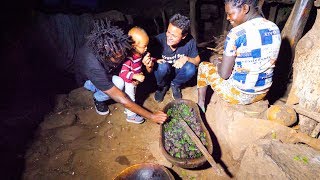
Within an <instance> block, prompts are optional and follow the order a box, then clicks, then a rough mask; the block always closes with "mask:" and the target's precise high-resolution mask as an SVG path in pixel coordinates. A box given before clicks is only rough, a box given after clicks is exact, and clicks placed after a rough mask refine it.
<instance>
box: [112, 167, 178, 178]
mask: <svg viewBox="0 0 320 180" xmlns="http://www.w3.org/2000/svg"><path fill="white" fill-rule="evenodd" d="M122 179H123V180H130V179H131V180H136V179H140V180H149V179H155V180H174V177H173V175H172V174H171V173H170V171H169V170H168V169H167V168H165V167H164V166H161V165H159V164H153V163H142V164H136V165H133V166H130V167H128V168H126V169H125V170H123V171H122V172H121V173H120V174H118V175H117V177H115V178H114V180H122Z"/></svg>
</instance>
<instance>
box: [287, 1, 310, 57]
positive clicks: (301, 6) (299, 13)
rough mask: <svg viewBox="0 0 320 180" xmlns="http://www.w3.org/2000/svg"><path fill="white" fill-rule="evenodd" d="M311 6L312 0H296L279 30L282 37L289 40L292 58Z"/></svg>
mask: <svg viewBox="0 0 320 180" xmlns="http://www.w3.org/2000/svg"><path fill="white" fill-rule="evenodd" d="M312 6H313V0H296V3H295V4H294V6H293V9H292V11H291V14H290V16H289V18H288V20H287V22H286V24H285V26H284V28H283V30H282V32H281V34H282V39H287V40H288V41H289V44H290V46H291V49H292V51H291V52H293V55H292V57H293V58H294V50H295V47H296V45H297V42H298V41H299V40H300V38H301V36H302V33H303V30H304V27H305V25H306V23H307V20H308V18H309V14H310V11H311V8H312ZM293 58H292V59H293Z"/></svg>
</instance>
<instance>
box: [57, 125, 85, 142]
mask: <svg viewBox="0 0 320 180" xmlns="http://www.w3.org/2000/svg"><path fill="white" fill-rule="evenodd" d="M82 132H83V129H81V128H80V127H78V126H71V127H67V128H64V129H59V130H58V131H57V134H56V136H57V137H58V138H59V139H61V140H62V141H65V142H66V141H73V140H75V139H76V138H77V137H79V136H81V133H82Z"/></svg>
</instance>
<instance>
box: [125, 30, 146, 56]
mask: <svg viewBox="0 0 320 180" xmlns="http://www.w3.org/2000/svg"><path fill="white" fill-rule="evenodd" d="M128 35H129V36H130V37H131V38H132V41H133V44H132V50H133V51H134V53H137V54H140V55H142V54H144V53H145V52H146V51H147V48H148V44H149V36H148V34H147V33H146V31H145V30H144V29H142V28H140V27H137V26H136V27H133V28H131V29H130V30H129V32H128Z"/></svg>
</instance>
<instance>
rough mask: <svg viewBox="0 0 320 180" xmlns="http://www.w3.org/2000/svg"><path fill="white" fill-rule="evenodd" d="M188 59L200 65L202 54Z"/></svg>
mask: <svg viewBox="0 0 320 180" xmlns="http://www.w3.org/2000/svg"><path fill="white" fill-rule="evenodd" d="M188 61H189V62H191V63H192V64H194V65H196V66H198V65H199V63H200V56H199V55H198V56H196V57H195V58H191V57H188Z"/></svg>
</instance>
